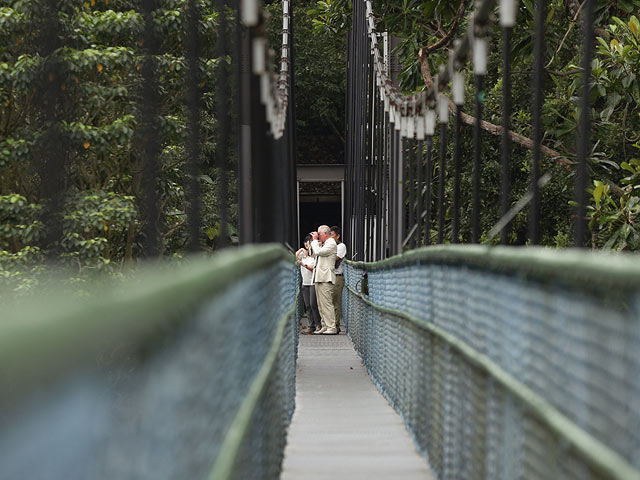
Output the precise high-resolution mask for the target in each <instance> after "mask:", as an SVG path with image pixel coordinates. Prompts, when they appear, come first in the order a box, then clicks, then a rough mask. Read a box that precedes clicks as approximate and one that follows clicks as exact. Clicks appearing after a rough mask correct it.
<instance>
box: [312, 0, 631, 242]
mask: <svg viewBox="0 0 640 480" xmlns="http://www.w3.org/2000/svg"><path fill="white" fill-rule="evenodd" d="M373 3H374V14H375V16H376V19H377V20H376V22H377V27H376V28H377V30H378V31H381V32H382V31H388V32H389V33H390V34H391V35H392V36H394V37H396V38H398V39H399V45H398V47H397V48H396V49H395V51H394V54H396V55H397V56H398V59H399V61H400V63H401V65H402V66H403V70H402V73H401V74H400V77H399V82H400V86H401V88H403V89H404V90H405V91H406V92H413V91H415V90H419V89H421V88H424V79H423V78H422V72H421V70H420V62H419V59H418V51H419V50H420V48H422V47H427V48H426V50H428V51H429V55H428V60H427V62H428V66H429V68H430V70H431V72H434V73H435V72H437V69H438V67H439V66H440V65H442V64H443V63H444V62H445V61H446V60H447V55H448V52H447V49H448V48H450V47H451V44H450V43H448V42H442V38H443V36H444V35H445V34H446V33H449V32H453V35H452V36H451V38H459V37H461V36H462V35H463V34H464V33H465V32H466V28H467V22H468V13H469V12H470V11H471V8H472V7H473V2H469V3H468V4H467V12H466V13H465V14H464V16H463V17H462V18H461V19H460V22H459V25H458V27H457V30H455V29H454V26H455V21H456V15H457V11H458V7H459V5H460V1H456V2H449V1H444V0H427V1H424V0H422V1H420V0H416V1H411V0H407V1H402V2H381V1H374V2H373ZM534 4H535V2H533V1H532V0H523V1H521V2H519V12H518V27H517V28H515V29H514V31H513V40H512V42H513V43H512V51H513V53H512V55H513V62H512V71H513V75H514V78H513V97H512V98H513V114H512V117H511V125H512V129H513V130H514V131H515V132H516V133H519V134H521V135H523V136H525V137H528V138H530V137H531V113H530V112H531V87H530V86H531V75H532V69H533V67H532V52H533V37H534V35H533V32H534V26H535V25H534V23H535V22H534V13H535V8H534ZM567 5H568V4H567V2H566V1H564V0H550V1H549V2H548V3H547V8H548V10H547V18H546V22H545V27H546V31H545V51H544V64H545V75H544V79H543V85H544V91H545V98H544V104H543V110H542V112H543V113H542V120H543V129H544V139H543V143H544V145H545V146H547V147H550V148H552V149H554V150H555V151H557V152H558V155H559V156H561V157H564V159H565V160H564V161H563V162H562V163H560V162H558V159H557V158H553V157H549V156H545V157H543V158H542V165H541V168H542V171H543V172H550V173H552V175H553V176H552V181H551V182H550V183H549V184H548V185H547V186H546V187H545V188H544V189H543V192H542V199H541V208H542V215H541V218H542V226H541V227H542V243H543V244H544V245H549V246H558V247H565V246H570V245H571V242H570V241H569V239H570V238H572V233H571V230H572V223H573V220H572V219H573V216H574V211H573V209H572V207H571V205H570V202H571V200H572V198H573V195H574V186H573V183H574V174H573V168H571V166H570V164H569V163H568V162H567V160H569V161H572V160H574V159H575V145H576V135H577V125H578V118H579V111H578V104H579V96H580V92H581V88H582V74H581V68H580V67H579V65H581V57H582V50H583V36H582V32H581V26H580V22H579V20H577V21H574V19H573V14H574V12H571V11H570V9H569V8H568V6H567ZM638 11H640V1H639V0H626V1H617V0H615V1H614V0H606V1H602V2H598V4H597V8H596V22H595V27H596V32H597V35H598V36H599V37H600V38H598V42H597V49H596V52H595V56H594V59H593V64H592V70H593V76H592V87H591V101H592V112H591V113H592V114H591V118H592V131H591V140H592V151H591V152H590V160H591V162H590V175H591V177H592V178H594V179H595V180H596V181H597V182H599V184H601V185H603V187H602V188H603V189H604V188H605V187H606V188H607V190H606V191H605V190H603V191H602V192H601V193H600V195H601V198H600V202H599V204H598V205H596V204H595V197H593V195H592V208H591V210H590V217H589V220H590V226H591V228H592V233H593V236H592V238H593V246H594V248H615V249H637V248H638V247H639V245H638V243H637V241H636V240H635V233H634V232H635V227H634V222H636V221H637V219H636V208H637V207H636V205H637V201H636V200H634V199H635V198H637V197H638V196H639V194H638V190H637V186H638V178H637V176H634V175H629V174H630V173H631V172H630V171H629V168H632V169H634V168H635V166H634V164H633V159H634V158H636V157H637V152H634V147H633V145H634V144H638V143H640V83H639V81H638V72H640V60H639V57H640V49H639V46H638V45H639V38H640V37H639V35H640V23H639V21H638V18H637V13H636V12H638ZM634 13H635V15H634ZM312 14H313V15H314V25H315V27H316V29H318V30H326V31H329V32H332V31H342V32H344V28H345V26H348V25H349V24H350V19H349V18H348V17H349V14H350V12H349V11H348V7H347V3H346V2H345V1H342V0H338V1H332V2H325V1H319V2H317V5H316V8H315V9H313V11H312ZM341 29H342V30H341ZM489 40H490V45H491V46H490V56H489V74H488V75H487V79H486V80H485V85H486V86H487V87H486V91H485V92H483V93H484V109H483V110H484V111H483V119H485V120H487V121H489V122H491V123H493V124H501V123H502V107H501V102H502V81H501V70H502V58H501V49H502V31H501V29H500V27H499V25H497V24H495V23H494V25H493V27H492V29H491V31H490V32H489ZM441 43H442V46H440V47H439V48H434V45H436V44H437V45H440V44H441ZM463 73H464V74H465V76H466V77H467V79H468V80H471V79H472V78H473V73H472V71H471V69H470V66H469V65H467V66H465V68H464V72H463ZM471 83H472V82H470V81H468V83H467V85H468V86H467V103H466V104H465V106H464V111H465V112H467V113H470V114H473V108H474V107H473V98H474V97H475V95H476V92H475V89H474V88H473V86H472V85H471ZM453 133H454V132H453V128H452V126H451V125H450V127H449V132H448V135H449V138H452V136H453ZM434 141H435V145H436V148H437V145H438V143H437V142H438V134H436V136H435V139H434ZM471 142H472V133H471V131H470V129H466V128H465V129H464V130H463V145H462V158H463V159H468V158H471V155H472V152H473V150H472V145H471ZM482 148H483V158H482V176H483V179H482V193H481V202H482V230H483V231H485V232H486V231H487V230H488V229H489V228H491V227H492V226H493V225H494V224H495V222H496V221H497V220H498V218H499V216H500V212H499V210H498V206H499V204H500V187H499V185H500V163H499V162H500V150H501V146H500V137H498V136H493V135H490V134H488V133H486V132H484V133H483V145H482ZM448 154H449V158H451V156H452V154H453V152H452V149H451V148H450V149H449V152H448ZM531 162H532V157H531V151H530V150H528V149H524V148H522V147H520V146H518V144H515V143H514V145H513V149H512V168H511V172H510V174H511V179H512V197H511V201H512V202H515V201H517V199H519V198H521V197H522V196H523V195H525V193H526V191H527V189H528V186H529V181H530V180H529V175H530V168H531ZM436 165H437V164H436ZM433 175H434V180H435V181H436V182H437V181H438V180H439V179H438V171H437V168H434V172H433ZM461 180H462V195H463V205H462V225H461V228H462V238H461V240H463V241H469V239H470V237H469V231H470V225H469V218H470V214H471V211H470V205H469V203H468V202H467V200H465V199H469V198H470V195H471V176H470V168H468V164H465V167H464V171H463V174H462V179H461ZM617 185H623V186H625V185H626V187H625V188H622V189H621V188H619V187H617ZM614 186H615V188H614ZM446 191H447V195H448V197H449V198H451V195H452V179H451V178H450V177H449V178H448V179H447V190H446ZM598 191H599V190H598ZM434 208H435V205H434ZM446 216H447V218H448V219H450V218H451V212H450V211H447V212H446ZM527 217H528V212H527V210H526V209H525V210H524V211H522V212H521V213H520V214H519V215H518V216H517V217H516V218H515V219H514V221H513V222H512V224H511V225H510V231H511V234H510V241H511V243H515V244H524V243H525V242H526V239H527V222H528V219H527Z"/></svg>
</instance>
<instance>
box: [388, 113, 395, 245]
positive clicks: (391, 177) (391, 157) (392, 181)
mask: <svg viewBox="0 0 640 480" xmlns="http://www.w3.org/2000/svg"><path fill="white" fill-rule="evenodd" d="M395 133H396V132H395V130H394V128H393V126H392V125H391V124H389V226H388V228H389V246H390V252H389V253H390V255H391V256H393V255H395V254H396V253H397V251H396V241H395V240H396V236H395V233H394V225H395V220H394V218H393V217H394V215H395V214H396V212H397V210H396V199H397V194H396V189H397V181H396V171H395V169H396V158H395V152H396V142H395V139H396V135H395Z"/></svg>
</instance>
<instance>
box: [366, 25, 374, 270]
mask: <svg viewBox="0 0 640 480" xmlns="http://www.w3.org/2000/svg"><path fill="white" fill-rule="evenodd" d="M366 39H367V41H366V42H365V43H366V45H367V56H366V58H367V75H368V79H369V82H368V100H369V101H368V102H367V105H368V111H367V117H366V124H367V130H368V131H367V141H368V142H367V152H366V153H367V154H366V159H367V165H366V172H365V173H366V179H367V182H366V188H365V195H366V196H367V217H366V218H367V233H366V236H365V238H366V241H367V256H368V258H369V261H371V262H372V261H373V260H374V258H375V255H374V251H373V245H374V235H375V234H374V230H373V225H374V208H373V206H374V192H375V188H374V180H373V179H374V173H375V171H374V169H373V167H374V158H375V156H374V152H375V150H374V140H375V126H376V124H375V116H374V115H375V91H376V79H375V75H374V70H373V61H372V60H373V59H372V55H371V42H370V38H369V35H367V36H366Z"/></svg>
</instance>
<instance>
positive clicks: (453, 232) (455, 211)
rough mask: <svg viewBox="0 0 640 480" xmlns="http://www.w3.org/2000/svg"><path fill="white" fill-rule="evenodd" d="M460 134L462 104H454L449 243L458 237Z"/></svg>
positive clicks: (456, 241)
mask: <svg viewBox="0 0 640 480" xmlns="http://www.w3.org/2000/svg"><path fill="white" fill-rule="evenodd" d="M461 136H462V106H461V105H456V125H455V137H454V150H453V218H452V222H451V243H458V241H459V238H460V147H461Z"/></svg>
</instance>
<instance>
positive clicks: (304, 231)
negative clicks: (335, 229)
mask: <svg viewBox="0 0 640 480" xmlns="http://www.w3.org/2000/svg"><path fill="white" fill-rule="evenodd" d="M341 216H342V209H341V205H340V202H326V201H319V200H318V201H315V202H304V201H301V202H300V241H301V242H303V241H304V237H306V236H307V235H308V234H309V232H312V231H314V230H317V229H318V227H319V226H320V225H328V226H330V227H331V226H333V225H338V226H341V225H340V222H341Z"/></svg>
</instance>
